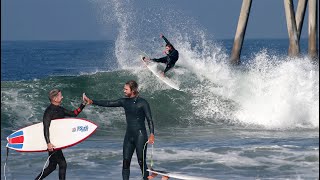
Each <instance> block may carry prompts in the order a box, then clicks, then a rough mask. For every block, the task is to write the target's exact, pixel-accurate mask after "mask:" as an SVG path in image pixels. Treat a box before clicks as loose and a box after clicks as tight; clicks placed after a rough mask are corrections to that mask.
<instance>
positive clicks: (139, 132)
mask: <svg viewBox="0 0 320 180" xmlns="http://www.w3.org/2000/svg"><path fill="white" fill-rule="evenodd" d="M123 91H124V94H125V96H126V98H121V99H118V100H111V101H109V100H99V101H98V100H91V99H89V98H88V97H87V96H85V95H84V96H83V97H84V101H86V102H87V104H94V105H98V106H103V107H123V108H124V111H125V114H126V121H127V130H126V134H125V137H124V141H123V166H122V178H123V180H129V177H130V163H131V159H132V155H133V153H134V150H136V154H137V159H138V163H139V165H140V169H141V172H142V174H143V179H144V180H147V177H148V176H149V172H148V171H147V163H146V161H145V159H146V152H147V146H145V144H146V142H147V141H148V142H149V143H150V144H153V143H154V126H153V121H152V117H151V110H150V107H149V103H148V102H147V101H146V100H145V99H143V98H141V97H140V96H139V92H138V84H137V83H136V82H135V81H133V80H130V81H128V82H127V83H126V84H125V85H124V89H123ZM145 119H146V120H147V123H148V126H149V130H150V136H149V138H148V136H147V130H146V127H145Z"/></svg>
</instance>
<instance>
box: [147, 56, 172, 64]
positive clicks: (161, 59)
mask: <svg viewBox="0 0 320 180" xmlns="http://www.w3.org/2000/svg"><path fill="white" fill-rule="evenodd" d="M167 58H168V56H164V57H162V58H153V59H151V60H152V61H154V62H160V63H167Z"/></svg>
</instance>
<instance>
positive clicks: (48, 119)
mask: <svg viewBox="0 0 320 180" xmlns="http://www.w3.org/2000/svg"><path fill="white" fill-rule="evenodd" d="M50 123H51V116H50V113H48V112H47V111H46V112H45V113H44V115H43V134H44V138H45V140H46V142H47V144H48V143H50V138H49V137H50V134H49V127H50Z"/></svg>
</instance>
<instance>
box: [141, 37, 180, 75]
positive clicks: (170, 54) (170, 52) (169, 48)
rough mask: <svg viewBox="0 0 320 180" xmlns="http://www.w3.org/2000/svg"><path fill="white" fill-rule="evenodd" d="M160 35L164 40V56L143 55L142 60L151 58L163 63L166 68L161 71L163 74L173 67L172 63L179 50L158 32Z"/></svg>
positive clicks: (176, 59) (174, 62) (173, 63)
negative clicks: (150, 56)
mask: <svg viewBox="0 0 320 180" xmlns="http://www.w3.org/2000/svg"><path fill="white" fill-rule="evenodd" d="M160 37H161V38H162V39H163V40H164V41H165V42H166V47H165V51H164V53H165V54H166V56H164V57H162V58H158V59H157V58H153V59H148V58H146V57H143V58H142V59H143V60H151V61H154V62H157V63H165V64H166V68H165V69H164V71H163V72H162V76H165V73H166V72H167V71H169V70H170V69H171V68H172V67H174V65H175V64H176V62H177V61H178V59H179V52H178V51H177V50H176V49H175V48H174V47H173V45H172V44H171V43H170V42H169V41H168V39H167V38H165V37H164V36H163V34H160Z"/></svg>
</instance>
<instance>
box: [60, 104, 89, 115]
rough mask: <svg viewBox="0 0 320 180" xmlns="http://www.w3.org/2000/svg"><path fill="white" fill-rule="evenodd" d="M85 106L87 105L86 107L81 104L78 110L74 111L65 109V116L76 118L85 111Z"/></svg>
mask: <svg viewBox="0 0 320 180" xmlns="http://www.w3.org/2000/svg"><path fill="white" fill-rule="evenodd" d="M85 106H86V105H84V104H80V106H79V107H78V108H77V109H75V110H73V111H70V110H67V109H65V108H63V111H64V115H65V116H69V117H76V116H78V114H79V113H80V112H81V111H82V110H83V108H84V107H85Z"/></svg>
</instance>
